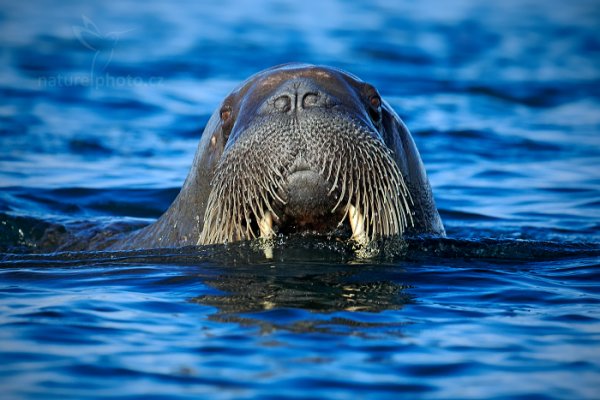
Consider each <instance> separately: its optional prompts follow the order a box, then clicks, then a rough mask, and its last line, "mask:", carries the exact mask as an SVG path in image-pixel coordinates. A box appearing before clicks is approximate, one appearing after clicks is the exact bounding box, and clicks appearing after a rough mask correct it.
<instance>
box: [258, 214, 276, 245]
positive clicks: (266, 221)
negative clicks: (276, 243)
mask: <svg viewBox="0 0 600 400" xmlns="http://www.w3.org/2000/svg"><path fill="white" fill-rule="evenodd" d="M258 227H259V228H260V237H261V238H264V239H270V238H272V237H273V235H274V233H273V217H272V216H271V212H270V211H267V212H266V213H265V214H264V215H263V217H262V218H261V219H260V220H259V221H258Z"/></svg>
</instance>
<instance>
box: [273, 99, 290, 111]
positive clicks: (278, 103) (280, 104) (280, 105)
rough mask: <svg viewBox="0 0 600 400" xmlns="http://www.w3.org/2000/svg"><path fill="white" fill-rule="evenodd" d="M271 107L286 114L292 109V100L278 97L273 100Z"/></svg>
mask: <svg viewBox="0 0 600 400" xmlns="http://www.w3.org/2000/svg"><path fill="white" fill-rule="evenodd" d="M273 105H274V106H275V108H276V109H277V110H279V111H281V112H288V111H290V110H291V108H292V99H291V98H290V96H288V95H283V96H279V97H278V98H276V99H275V102H274V103H273Z"/></svg>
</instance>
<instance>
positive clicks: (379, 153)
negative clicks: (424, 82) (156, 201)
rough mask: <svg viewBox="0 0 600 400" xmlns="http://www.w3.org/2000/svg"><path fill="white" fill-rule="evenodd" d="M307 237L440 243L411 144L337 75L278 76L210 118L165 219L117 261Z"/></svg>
mask: <svg viewBox="0 0 600 400" xmlns="http://www.w3.org/2000/svg"><path fill="white" fill-rule="evenodd" d="M296 232H307V233H315V234H326V235H328V236H334V237H340V238H345V239H348V240H351V241H352V240H353V241H355V242H358V243H368V242H372V241H374V240H377V239H380V238H386V237H392V236H393V237H402V236H403V235H409V234H434V235H444V226H443V224H442V220H441V218H440V215H439V213H438V211H437V208H436V206H435V202H434V198H433V194H432V191H431V186H430V184H429V181H428V179H427V175H426V172H425V168H424V166H423V162H422V160H421V157H420V155H419V152H418V150H417V148H416V146H415V143H414V141H413V139H412V137H411V135H410V133H409V131H408V129H407V127H406V126H405V124H404V123H403V122H402V120H401V119H400V118H399V117H398V115H397V114H396V113H395V112H394V110H393V109H392V108H391V107H390V105H389V104H388V103H387V102H386V101H385V100H383V99H382V98H381V95H380V94H379V92H378V91H377V89H376V88H375V87H374V86H372V85H370V84H368V83H365V82H363V81H361V80H360V79H359V78H357V77H356V76H354V75H352V74H350V73H348V72H344V71H342V70H340V69H336V68H331V67H326V66H316V65H308V64H297V63H293V64H285V65H280V66H275V67H272V68H269V69H266V70H264V71H261V72H258V73H257V74H255V75H253V76H251V77H250V78H248V79H247V80H246V81H244V82H243V83H242V84H241V85H239V86H238V87H237V88H236V89H234V90H233V91H232V92H231V93H230V94H229V95H228V96H227V97H226V98H225V99H224V100H223V101H222V103H221V104H220V106H219V107H218V108H217V109H216V111H215V112H214V113H213V114H212V116H211V117H210V119H209V121H208V123H207V125H206V127H205V129H204V132H203V133H202V137H201V140H200V144H199V145H198V149H197V151H196V155H195V157H194V161H193V164H192V168H191V170H190V172H189V174H188V176H187V178H186V180H185V182H184V184H183V187H182V188H181V191H180V192H179V195H178V196H177V197H176V199H175V200H174V201H173V203H172V204H171V206H170V207H169V208H168V210H167V211H166V212H165V213H164V214H163V215H162V216H161V217H160V218H159V219H158V220H157V221H156V222H155V223H153V224H151V225H148V226H147V227H144V228H142V229H140V230H138V231H134V232H132V233H130V234H129V235H128V236H126V237H125V238H123V239H121V240H120V241H118V242H116V243H115V244H113V245H112V246H111V248H112V249H140V248H157V247H180V246H187V245H206V244H217V243H227V242H234V241H242V240H251V239H255V238H272V237H274V236H275V235H278V234H284V235H285V234H291V233H296Z"/></svg>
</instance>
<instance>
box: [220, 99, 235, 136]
mask: <svg viewBox="0 0 600 400" xmlns="http://www.w3.org/2000/svg"><path fill="white" fill-rule="evenodd" d="M220 117H221V132H223V140H224V141H225V142H227V140H229V134H230V133H231V128H232V127H233V123H232V119H233V118H231V107H229V106H223V108H221V113H220Z"/></svg>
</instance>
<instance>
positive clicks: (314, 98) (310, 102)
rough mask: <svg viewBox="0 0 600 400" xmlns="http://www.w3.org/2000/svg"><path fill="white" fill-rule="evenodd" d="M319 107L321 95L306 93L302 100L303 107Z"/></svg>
mask: <svg viewBox="0 0 600 400" xmlns="http://www.w3.org/2000/svg"><path fill="white" fill-rule="evenodd" d="M318 105H319V94H318V93H312V92H310V93H306V94H305V95H304V97H303V98H302V107H303V108H309V107H315V106H318Z"/></svg>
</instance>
